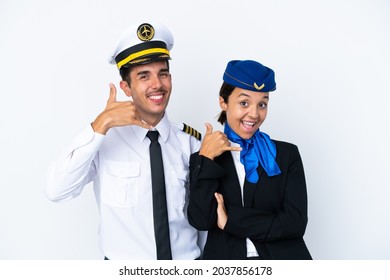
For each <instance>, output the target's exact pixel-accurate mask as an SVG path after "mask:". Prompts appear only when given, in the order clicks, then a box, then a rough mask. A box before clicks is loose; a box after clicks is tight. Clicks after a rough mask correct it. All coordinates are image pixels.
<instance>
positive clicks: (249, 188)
mask: <svg viewBox="0 0 390 280" xmlns="http://www.w3.org/2000/svg"><path fill="white" fill-rule="evenodd" d="M257 172H258V174H259V180H258V181H257V183H251V182H248V180H247V179H246V178H245V183H244V207H245V208H252V206H253V199H254V197H255V192H256V189H257V188H258V187H259V184H260V181H261V177H262V175H263V173H264V169H263V167H262V166H261V165H260V164H259V167H258V168H257Z"/></svg>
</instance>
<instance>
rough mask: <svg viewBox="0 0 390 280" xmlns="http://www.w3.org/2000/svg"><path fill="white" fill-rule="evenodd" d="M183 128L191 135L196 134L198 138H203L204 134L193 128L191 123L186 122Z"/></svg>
mask: <svg viewBox="0 0 390 280" xmlns="http://www.w3.org/2000/svg"><path fill="white" fill-rule="evenodd" d="M182 130H183V131H184V132H185V133H187V134H189V135H191V136H194V137H195V138H196V139H198V140H199V141H200V140H201V139H202V134H201V133H200V132H199V131H197V130H196V129H194V128H192V127H191V126H189V125H186V124H185V123H183V128H182Z"/></svg>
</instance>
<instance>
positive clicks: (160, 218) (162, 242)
mask: <svg viewBox="0 0 390 280" xmlns="http://www.w3.org/2000/svg"><path fill="white" fill-rule="evenodd" d="M146 136H147V137H148V138H149V139H150V141H151V143H150V147H149V151H150V169H151V171H152V192H153V220H154V236H155V238H156V247H157V259H158V260H171V259H172V253H171V244H170V240H169V226H168V211H167V199H166V196H165V178H164V166H163V161H162V155H161V147H160V144H159V143H158V131H149V132H148V133H147V134H146Z"/></svg>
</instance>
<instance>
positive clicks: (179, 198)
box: [171, 165, 189, 210]
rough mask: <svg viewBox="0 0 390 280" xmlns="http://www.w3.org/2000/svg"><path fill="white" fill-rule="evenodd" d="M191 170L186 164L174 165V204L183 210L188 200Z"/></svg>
mask: <svg viewBox="0 0 390 280" xmlns="http://www.w3.org/2000/svg"><path fill="white" fill-rule="evenodd" d="M188 180H189V170H188V168H186V167H185V166H181V165H180V166H178V165H175V166H173V171H172V182H173V184H172V185H173V188H172V196H173V197H172V199H171V201H172V206H173V208H174V209H177V210H183V209H184V206H185V204H186V200H187V189H188Z"/></svg>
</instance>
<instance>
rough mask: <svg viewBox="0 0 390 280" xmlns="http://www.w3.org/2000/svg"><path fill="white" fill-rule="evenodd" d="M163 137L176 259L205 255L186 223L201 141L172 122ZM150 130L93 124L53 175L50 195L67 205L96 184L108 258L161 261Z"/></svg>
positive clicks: (47, 189)
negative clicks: (193, 159)
mask: <svg viewBox="0 0 390 280" xmlns="http://www.w3.org/2000/svg"><path fill="white" fill-rule="evenodd" d="M156 129H157V130H158V132H159V133H160V136H159V142H160V145H161V150H162V155H163V163H164V174H165V183H166V194H167V208H168V220H169V228H170V231H169V233H170V239H171V249H172V258H173V259H196V258H198V257H199V256H200V254H201V249H200V247H199V245H198V244H197V242H198V231H197V230H196V229H194V228H193V227H192V226H191V225H190V224H189V223H188V220H187V205H188V191H189V186H188V184H189V158H190V155H191V153H193V152H196V151H198V150H199V148H200V141H198V140H197V139H196V138H195V137H193V136H191V135H189V134H187V133H185V132H183V131H182V130H180V129H179V127H178V126H177V125H174V124H173V123H171V122H170V121H169V120H168V116H167V114H165V116H164V117H163V119H162V120H161V121H160V123H159V124H158V125H157V126H156ZM147 131H148V130H147V129H145V128H141V127H138V126H124V127H115V128H111V129H109V131H108V132H107V134H106V135H102V134H99V133H95V132H94V131H93V129H92V127H91V126H90V125H89V126H88V127H87V128H85V129H84V130H83V131H82V133H81V134H80V135H79V136H78V137H77V138H76V139H75V141H74V142H73V144H72V145H71V147H70V148H69V149H68V150H67V151H65V153H64V154H63V155H62V156H61V158H60V159H59V160H58V161H57V162H55V163H54V164H53V165H52V166H51V167H50V168H49V171H48V174H47V178H46V181H45V193H46V195H47V196H48V198H49V199H50V200H53V201H57V202H63V201H67V200H70V199H72V198H75V197H77V196H78V195H79V194H80V193H81V191H82V190H83V188H84V186H85V185H86V184H88V183H89V182H93V187H94V192H95V197H96V201H97V204H98V208H99V214H100V225H99V243H100V248H101V251H102V253H103V254H104V255H105V256H106V257H107V258H108V259H138V260H146V259H156V245H155V238H154V229H153V228H154V226H153V209H152V207H153V206H152V186H151V172H150V159H149V144H150V140H149V139H148V138H147V137H146V133H147Z"/></svg>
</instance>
